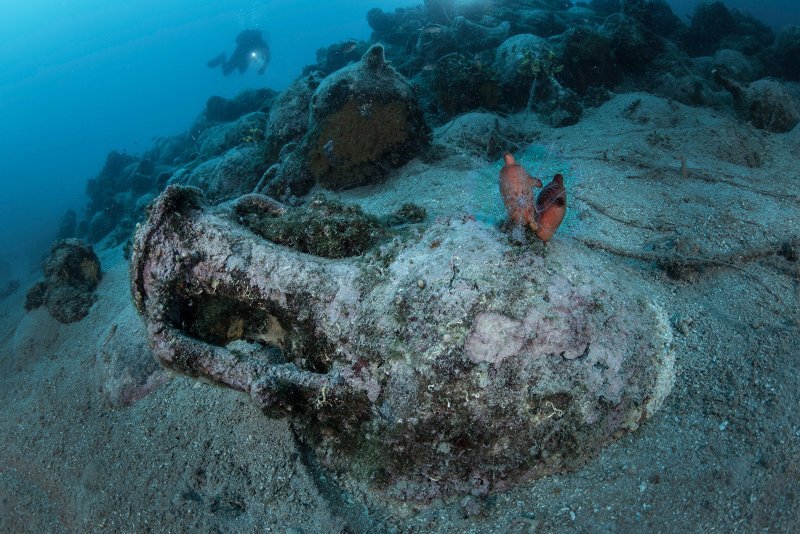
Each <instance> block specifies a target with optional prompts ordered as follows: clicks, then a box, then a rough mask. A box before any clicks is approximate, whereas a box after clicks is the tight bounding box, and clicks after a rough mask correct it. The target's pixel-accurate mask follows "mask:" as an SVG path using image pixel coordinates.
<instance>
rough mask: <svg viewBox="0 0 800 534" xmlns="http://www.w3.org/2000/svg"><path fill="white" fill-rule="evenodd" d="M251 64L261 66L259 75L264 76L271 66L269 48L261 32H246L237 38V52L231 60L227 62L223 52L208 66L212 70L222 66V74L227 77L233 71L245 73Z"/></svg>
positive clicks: (234, 52)
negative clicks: (269, 65) (268, 65)
mask: <svg viewBox="0 0 800 534" xmlns="http://www.w3.org/2000/svg"><path fill="white" fill-rule="evenodd" d="M251 63H258V64H259V65H261V68H259V69H258V73H259V74H264V71H265V70H267V64H269V46H268V45H267V42H266V41H265V40H264V36H263V34H262V32H261V30H244V31H243V32H242V33H240V34H239V35H238V36H236V50H234V51H233V54H232V55H231V58H230V59H229V60H227V61H226V59H225V52H223V53H221V54H220V55H218V56H217V57H215V58H214V59H212V60H211V61H209V62H208V63H206V64H207V65H208V66H209V67H212V68H215V67H219V66H220V65H221V66H222V73H223V74H224V75H225V76H227V75H228V74H230V73H231V72H233V69H239V72H242V73H243V72H244V71H246V70H247V67H249V66H250V64H251Z"/></svg>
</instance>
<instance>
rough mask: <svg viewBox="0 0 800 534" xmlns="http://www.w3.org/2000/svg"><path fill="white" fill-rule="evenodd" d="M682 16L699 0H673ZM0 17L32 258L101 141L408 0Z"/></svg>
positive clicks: (109, 7)
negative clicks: (237, 60) (237, 51)
mask: <svg viewBox="0 0 800 534" xmlns="http://www.w3.org/2000/svg"><path fill="white" fill-rule="evenodd" d="M671 4H672V6H673V8H674V9H675V12H676V14H678V15H679V16H681V17H682V19H683V20H684V21H686V20H688V19H687V18H686V16H687V15H689V14H691V12H692V11H693V9H694V6H695V4H696V2H694V1H690V0H672V1H671ZM0 5H2V13H3V17H2V19H0V62H1V63H0V65H1V66H2V69H1V70H0V124H2V129H0V158H2V161H3V174H2V182H1V183H0V188H1V189H0V250H2V251H3V253H2V254H3V256H5V257H7V258H13V261H12V262H11V263H12V264H13V265H14V266H15V268H16V269H21V270H23V271H27V270H28V269H29V268H34V269H36V268H38V266H39V261H40V254H41V253H42V252H43V251H45V250H46V249H47V247H48V246H49V242H50V241H51V240H52V239H53V237H54V235H55V234H54V232H55V229H56V228H57V225H58V221H59V219H60V217H61V216H62V215H63V213H64V211H65V210H66V209H68V208H72V209H75V210H76V211H78V212H79V218H80V211H81V209H82V208H83V205H84V204H85V201H86V197H85V195H84V188H85V182H86V180H87V179H88V178H90V177H92V176H94V175H95V174H96V172H97V171H98V169H99V168H100V167H101V166H102V163H103V161H104V158H105V154H107V153H108V152H109V151H110V150H120V151H128V152H133V153H136V152H141V151H143V150H146V149H147V148H149V146H150V144H151V141H152V139H153V138H154V137H156V136H162V135H171V134H175V133H177V132H179V131H182V130H184V129H186V128H187V127H188V125H189V124H190V123H191V122H192V121H193V120H194V119H195V118H196V117H197V115H198V113H199V112H200V111H201V110H202V108H203V105H204V103H205V101H206V100H207V99H208V98H209V97H210V96H211V95H221V96H225V97H232V96H234V95H236V94H237V93H238V92H239V91H241V90H243V89H245V88H254V87H269V88H272V89H275V90H280V89H282V88H284V87H285V86H286V85H287V84H288V83H289V82H290V81H291V80H292V79H294V77H296V76H297V75H298V74H299V72H300V69H301V68H302V67H303V66H304V65H307V64H310V63H313V62H314V60H315V51H316V50H317V49H318V48H320V47H322V46H327V45H330V44H332V43H334V42H337V41H341V40H345V39H348V38H355V39H366V38H368V37H369V34H370V29H369V27H368V26H367V23H366V16H365V14H366V11H367V10H368V9H369V8H371V7H375V6H378V7H381V8H382V9H384V10H386V11H391V10H393V9H394V8H396V7H399V6H408V5H414V2H413V1H411V0H405V1H404V0H391V1H380V2H376V1H370V0H359V1H353V2H346V3H341V2H326V1H318V2H314V1H311V0H306V1H302V2H292V1H289V0H283V1H281V0H275V1H261V2H251V1H236V2H222V1H215V2H192V1H189V0H174V1H169V2H161V1H156V0H137V1H132V2H125V3H118V2H113V3H109V2H101V1H93V0H82V1H71V2H65V1H56V0H31V1H28V2H14V1H11V0H3V1H2V2H0ZM727 5H728V6H730V7H734V8H739V9H742V10H745V11H747V12H750V13H752V14H753V15H755V16H756V17H757V18H760V19H762V20H763V21H764V22H766V23H768V24H771V25H773V26H774V27H779V26H780V25H782V24H789V23H792V21H797V20H800V7H798V4H797V2H794V1H792V0H782V1H780V2H779V1H774V2H757V1H755V0H732V1H730V2H727ZM246 28H258V29H262V30H264V31H265V32H266V33H267V34H268V35H269V41H270V42H269V45H270V48H271V50H272V58H271V61H270V65H269V66H268V68H267V69H266V73H265V75H263V76H259V75H258V74H257V73H256V72H255V69H250V70H249V71H248V72H246V73H245V74H244V75H239V74H238V73H237V72H234V73H233V75H231V76H227V77H223V76H221V75H220V73H219V71H218V70H212V69H209V68H207V67H206V66H205V63H206V61H207V60H209V59H210V58H212V57H213V56H214V55H216V54H218V53H219V52H221V51H229V50H230V49H231V48H232V46H233V40H234V38H235V36H236V35H237V34H238V33H239V32H240V31H241V30H243V29H246Z"/></svg>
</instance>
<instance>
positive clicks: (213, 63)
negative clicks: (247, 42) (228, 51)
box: [206, 52, 225, 69]
mask: <svg viewBox="0 0 800 534" xmlns="http://www.w3.org/2000/svg"><path fill="white" fill-rule="evenodd" d="M223 63H225V52H223V53H221V54H220V55H218V56H217V57H215V58H214V59H212V60H210V61H209V62H208V63H206V65H208V66H209V67H211V68H212V69H213V68H214V67H219V66H220V65H222V64H223Z"/></svg>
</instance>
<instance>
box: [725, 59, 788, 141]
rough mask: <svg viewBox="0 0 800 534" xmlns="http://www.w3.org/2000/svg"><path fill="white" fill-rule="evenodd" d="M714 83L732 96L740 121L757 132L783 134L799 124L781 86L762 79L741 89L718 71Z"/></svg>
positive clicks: (740, 86) (773, 81) (776, 82)
mask: <svg viewBox="0 0 800 534" xmlns="http://www.w3.org/2000/svg"><path fill="white" fill-rule="evenodd" d="M714 79H715V80H716V81H717V82H718V83H719V84H720V85H721V86H722V87H724V88H725V89H726V90H727V91H728V92H730V93H731V95H732V96H733V100H734V104H735V107H736V111H737V114H738V115H739V117H741V118H742V119H743V120H745V121H747V122H750V123H751V124H752V125H753V126H755V127H756V128H760V129H762V130H768V131H770V132H777V133H784V132H788V131H789V130H791V129H792V128H794V127H795V126H796V125H797V123H798V122H800V107H798V104H797V101H796V100H795V98H794V97H793V96H792V95H791V93H789V91H788V90H787V89H786V87H784V86H783V84H781V83H780V82H778V81H776V80H770V79H767V78H765V79H762V80H756V81H754V82H752V83H750V84H748V85H747V86H743V85H740V84H738V83H737V82H735V81H733V80H730V79H728V78H726V77H725V76H723V75H722V74H721V73H720V72H719V71H715V72H714Z"/></svg>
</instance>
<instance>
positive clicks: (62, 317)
mask: <svg viewBox="0 0 800 534" xmlns="http://www.w3.org/2000/svg"><path fill="white" fill-rule="evenodd" d="M43 270H44V276H45V279H44V281H43V282H38V283H36V284H35V285H34V286H33V287H32V288H31V289H30V290H29V291H28V295H27V298H26V302H25V308H26V309H27V310H32V309H34V308H38V307H39V306H43V305H44V306H47V309H48V311H49V312H50V314H51V315H52V316H53V317H55V318H56V319H57V320H58V321H60V322H62V323H72V322H75V321H80V320H81V319H83V318H84V317H86V315H87V314H88V313H89V308H91V306H92V304H94V301H95V300H96V298H97V297H96V296H95V295H94V290H95V288H96V287H97V284H98V282H99V281H100V277H101V273H100V260H99V259H98V258H97V255H96V254H95V253H94V250H92V247H91V246H89V245H87V244H86V243H84V242H83V241H81V240H80V239H64V240H61V241H57V242H56V243H54V244H53V246H52V248H51V249H50V256H49V257H48V258H47V260H45V263H44V265H43Z"/></svg>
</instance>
